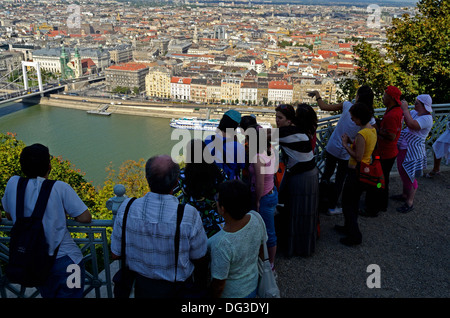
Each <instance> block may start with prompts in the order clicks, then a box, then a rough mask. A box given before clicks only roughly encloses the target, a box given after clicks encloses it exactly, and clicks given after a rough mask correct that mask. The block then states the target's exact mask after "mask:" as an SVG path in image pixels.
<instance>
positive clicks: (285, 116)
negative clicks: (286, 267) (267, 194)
mask: <svg viewBox="0 0 450 318" xmlns="http://www.w3.org/2000/svg"><path fill="white" fill-rule="evenodd" d="M299 113H301V112H299ZM299 122H300V121H299V120H298V118H297V117H296V112H295V110H294V108H293V106H291V105H280V106H278V107H277V108H276V123H277V127H278V129H279V145H280V149H281V158H280V160H282V161H284V163H285V164H286V173H285V175H284V178H283V181H282V184H281V186H280V194H279V201H280V203H282V204H284V209H283V210H282V211H281V212H280V216H279V227H278V232H279V234H278V233H277V235H278V238H279V243H278V246H279V248H280V249H281V250H284V252H285V254H286V256H293V255H300V256H310V255H311V254H312V253H314V251H315V246H316V238H317V222H318V210H317V207H318V199H319V196H318V194H319V173H318V169H317V168H316V161H315V158H314V153H313V148H312V142H311V134H310V133H309V132H310V129H309V128H310V127H306V126H305V125H301V126H300V125H298V123H299Z"/></svg>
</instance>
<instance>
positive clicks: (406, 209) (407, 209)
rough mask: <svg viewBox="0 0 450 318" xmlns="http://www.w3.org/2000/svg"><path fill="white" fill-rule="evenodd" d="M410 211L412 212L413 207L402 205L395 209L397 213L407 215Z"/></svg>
mask: <svg viewBox="0 0 450 318" xmlns="http://www.w3.org/2000/svg"><path fill="white" fill-rule="evenodd" d="M412 210H414V205H411V206H409V205H408V204H406V203H405V204H404V205H402V206H401V207H399V208H397V212H400V213H408V212H411V211H412Z"/></svg>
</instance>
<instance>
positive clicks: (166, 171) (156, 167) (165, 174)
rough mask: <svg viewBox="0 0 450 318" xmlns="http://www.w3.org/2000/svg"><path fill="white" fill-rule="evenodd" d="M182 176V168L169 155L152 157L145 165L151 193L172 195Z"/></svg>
mask: <svg viewBox="0 0 450 318" xmlns="http://www.w3.org/2000/svg"><path fill="white" fill-rule="evenodd" d="M179 175H180V166H179V165H178V164H177V163H175V162H174V161H173V160H172V157H170V156H168V155H160V156H154V157H151V158H150V159H149V160H148V161H147V163H146V164H145V177H146V178H147V182H148V186H149V187H150V191H152V192H155V193H159V194H170V192H171V191H172V190H173V188H175V186H176V185H177V182H178V177H179Z"/></svg>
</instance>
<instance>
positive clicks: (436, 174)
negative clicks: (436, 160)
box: [425, 170, 441, 178]
mask: <svg viewBox="0 0 450 318" xmlns="http://www.w3.org/2000/svg"><path fill="white" fill-rule="evenodd" d="M440 174H441V172H440V171H434V170H431V171H430V172H428V173H427V174H426V175H425V178H433V177H435V176H439V175H440Z"/></svg>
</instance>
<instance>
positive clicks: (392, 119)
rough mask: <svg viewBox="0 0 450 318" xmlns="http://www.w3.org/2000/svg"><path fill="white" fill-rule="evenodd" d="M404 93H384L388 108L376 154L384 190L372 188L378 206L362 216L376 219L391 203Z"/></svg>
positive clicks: (379, 123)
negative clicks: (391, 175) (378, 157)
mask: <svg viewBox="0 0 450 318" xmlns="http://www.w3.org/2000/svg"><path fill="white" fill-rule="evenodd" d="M401 95H402V93H401V91H400V89H398V88H397V87H395V86H388V87H387V88H386V90H385V91H384V95H383V104H384V106H386V111H385V112H384V115H383V119H382V120H381V121H380V120H377V124H376V126H375V127H376V128H377V133H378V135H377V137H378V139H377V142H378V143H377V147H376V149H375V153H376V154H377V155H379V156H380V163H381V167H382V169H383V175H384V180H385V187H384V189H378V188H375V187H372V188H371V189H370V190H369V191H370V192H374V193H373V194H369V195H372V196H374V197H375V198H377V199H376V200H373V203H374V202H376V205H373V203H372V206H369V205H367V206H366V209H365V211H362V212H360V215H361V216H368V217H376V216H377V215H378V212H379V211H386V210H387V208H388V202H389V175H390V173H391V170H392V166H393V165H394V162H395V159H396V158H397V154H398V148H397V142H398V139H399V138H400V132H401V131H402V124H403V111H402V109H401V108H400V105H401V100H400V97H401Z"/></svg>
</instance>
